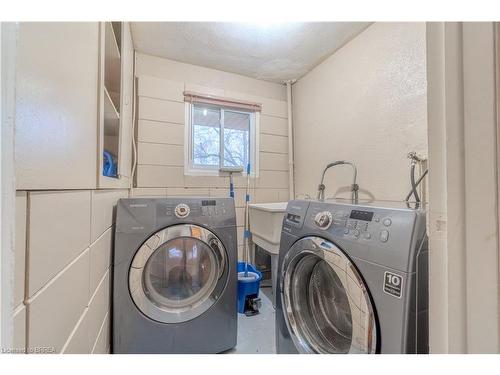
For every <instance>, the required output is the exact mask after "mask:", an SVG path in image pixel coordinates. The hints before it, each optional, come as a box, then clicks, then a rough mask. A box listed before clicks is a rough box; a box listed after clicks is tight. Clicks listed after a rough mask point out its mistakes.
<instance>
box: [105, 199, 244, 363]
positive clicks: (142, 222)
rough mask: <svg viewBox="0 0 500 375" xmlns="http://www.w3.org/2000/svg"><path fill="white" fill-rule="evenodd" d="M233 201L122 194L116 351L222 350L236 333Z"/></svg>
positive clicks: (117, 243)
mask: <svg viewBox="0 0 500 375" xmlns="http://www.w3.org/2000/svg"><path fill="white" fill-rule="evenodd" d="M236 244H237V241H236V215H235V208H234V200H233V199H232V198H185V197H182V198H156V199H148V198H130V199H120V200H119V201H118V205H117V213H116V232H115V246H114V259H113V272H114V275H113V280H114V281H113V322H112V325H113V342H112V351H113V353H219V352H222V351H225V350H228V349H231V348H233V347H234V346H235V345H236V337H237V296H236V291H237V279H236V262H237V245H236Z"/></svg>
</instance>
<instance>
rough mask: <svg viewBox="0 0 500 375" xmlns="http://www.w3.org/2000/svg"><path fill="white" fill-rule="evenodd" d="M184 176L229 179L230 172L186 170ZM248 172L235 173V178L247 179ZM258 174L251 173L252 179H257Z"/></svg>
mask: <svg viewBox="0 0 500 375" xmlns="http://www.w3.org/2000/svg"><path fill="white" fill-rule="evenodd" d="M184 176H190V177H229V173H228V172H220V171H219V170H218V169H185V170H184ZM246 176H247V173H246V172H241V173H233V177H246ZM257 177H259V175H258V174H255V173H250V178H257Z"/></svg>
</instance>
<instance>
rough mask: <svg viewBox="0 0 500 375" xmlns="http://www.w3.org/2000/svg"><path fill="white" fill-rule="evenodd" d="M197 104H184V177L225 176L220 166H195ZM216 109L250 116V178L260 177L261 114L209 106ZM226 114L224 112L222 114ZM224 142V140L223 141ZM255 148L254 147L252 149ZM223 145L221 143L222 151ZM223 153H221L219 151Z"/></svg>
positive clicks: (222, 127)
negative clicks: (194, 130)
mask: <svg viewBox="0 0 500 375" xmlns="http://www.w3.org/2000/svg"><path fill="white" fill-rule="evenodd" d="M195 105H196V103H189V102H186V103H185V104H184V119H185V121H184V123H185V124H186V126H185V128H184V175H186V176H225V175H227V173H224V172H220V165H219V166H194V165H193V142H192V141H193V139H192V137H193V110H194V106H195ZM209 106H212V107H215V108H221V109H222V110H225V111H230V112H240V113H248V114H250V149H249V159H250V177H253V178H257V177H259V138H260V137H259V134H260V112H258V111H255V112H253V111H247V110H238V109H235V108H230V107H224V106H223V105H220V106H217V105H209ZM222 113H224V112H222ZM221 130H222V132H221V134H224V122H223V119H222V123H221ZM221 141H223V140H221ZM252 146H253V147H252ZM222 147H223V143H222V142H221V149H222ZM219 152H221V151H219ZM243 168H244V171H243V173H242V175H243V176H246V166H243Z"/></svg>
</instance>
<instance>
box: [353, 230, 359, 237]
mask: <svg viewBox="0 0 500 375" xmlns="http://www.w3.org/2000/svg"><path fill="white" fill-rule="evenodd" d="M354 237H356V238H358V237H359V230H357V229H356V230H355V231H354Z"/></svg>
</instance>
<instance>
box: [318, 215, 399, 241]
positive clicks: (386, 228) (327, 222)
mask: <svg viewBox="0 0 500 375" xmlns="http://www.w3.org/2000/svg"><path fill="white" fill-rule="evenodd" d="M309 220H311V222H312V223H313V225H314V226H316V227H317V228H318V229H321V230H328V229H330V228H337V229H338V228H341V229H342V233H343V235H344V236H345V237H350V238H352V239H361V240H366V241H371V240H379V241H380V242H387V241H389V236H390V229H391V228H390V227H391V225H392V219H391V217H390V215H387V213H386V214H385V215H384V214H380V213H377V212H374V211H369V210H358V209H351V210H319V211H316V210H314V209H313V210H311V213H310V217H309Z"/></svg>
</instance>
